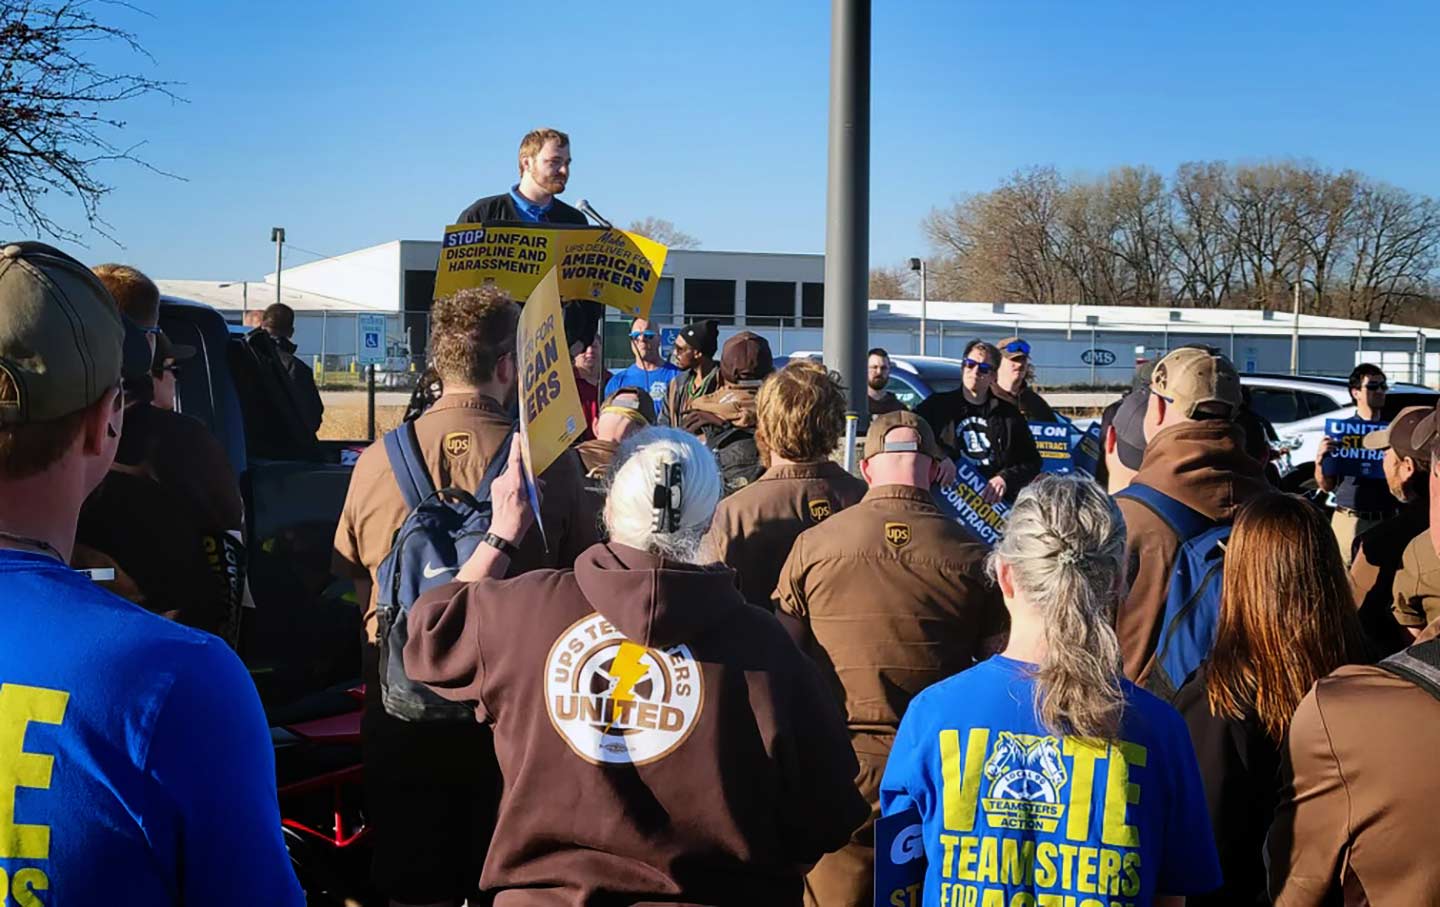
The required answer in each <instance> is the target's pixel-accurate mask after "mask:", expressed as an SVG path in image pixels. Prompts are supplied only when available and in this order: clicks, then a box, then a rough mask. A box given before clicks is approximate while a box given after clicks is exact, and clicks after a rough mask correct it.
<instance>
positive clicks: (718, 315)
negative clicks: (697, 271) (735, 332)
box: [685, 278, 735, 324]
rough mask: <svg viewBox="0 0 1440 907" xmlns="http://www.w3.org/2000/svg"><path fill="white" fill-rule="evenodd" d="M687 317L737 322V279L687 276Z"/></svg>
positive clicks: (690, 319) (690, 318) (729, 322)
mask: <svg viewBox="0 0 1440 907" xmlns="http://www.w3.org/2000/svg"><path fill="white" fill-rule="evenodd" d="M685 317H686V320H687V321H693V320H695V319H696V318H702V317H703V318H714V319H715V320H716V321H718V322H720V323H721V324H734V323H735V281H733V280H704V279H700V278H687V279H686V281H685Z"/></svg>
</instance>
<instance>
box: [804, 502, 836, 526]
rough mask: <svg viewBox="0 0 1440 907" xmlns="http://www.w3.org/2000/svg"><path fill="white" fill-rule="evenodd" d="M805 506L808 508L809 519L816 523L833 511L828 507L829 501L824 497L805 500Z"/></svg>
mask: <svg viewBox="0 0 1440 907" xmlns="http://www.w3.org/2000/svg"><path fill="white" fill-rule="evenodd" d="M805 506H807V507H809V508H810V519H812V520H814V521H815V522H817V523H818V522H820V521H821V520H823V519H825V518H826V517H827V516H829V515H830V514H832V513H834V511H833V510H831V509H830V502H829V501H827V500H825V499H824V498H821V499H820V500H818V501H807V502H805Z"/></svg>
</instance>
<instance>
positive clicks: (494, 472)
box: [475, 425, 515, 502]
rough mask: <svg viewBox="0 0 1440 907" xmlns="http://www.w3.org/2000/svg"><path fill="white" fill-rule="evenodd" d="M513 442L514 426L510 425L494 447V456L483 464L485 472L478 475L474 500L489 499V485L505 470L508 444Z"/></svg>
mask: <svg viewBox="0 0 1440 907" xmlns="http://www.w3.org/2000/svg"><path fill="white" fill-rule="evenodd" d="M514 443H515V426H513V425H512V426H510V431H509V433H508V434H506V435H505V440H503V441H501V442H500V446H499V447H497V448H496V449H495V456H494V457H493V458H492V459H491V460H490V462H489V463H487V464H485V474H484V475H483V476H481V477H480V487H479V488H476V489H475V500H477V501H480V502H488V501H489V500H490V486H491V485H493V484H495V480H496V479H498V478H500V473H502V472H504V471H505V465H506V464H507V463H509V462H510V445H512V444H514Z"/></svg>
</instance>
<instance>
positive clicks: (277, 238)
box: [270, 227, 285, 303]
mask: <svg viewBox="0 0 1440 907" xmlns="http://www.w3.org/2000/svg"><path fill="white" fill-rule="evenodd" d="M270 241H271V242H273V243H274V244H275V301H276V302H277V303H278V302H279V301H280V269H281V267H283V262H284V249H285V228H284V227H271V228H270Z"/></svg>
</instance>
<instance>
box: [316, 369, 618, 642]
mask: <svg viewBox="0 0 1440 907" xmlns="http://www.w3.org/2000/svg"><path fill="white" fill-rule="evenodd" d="M510 425H511V422H510V418H509V416H508V415H507V414H506V412H505V410H504V408H502V407H501V406H500V404H499V403H497V402H495V401H494V400H492V399H490V398H489V397H485V396H482V395H479V394H464V395H459V394H457V395H453V396H448V397H442V398H441V399H440V400H439V401H438V402H436V403H435V405H434V406H432V407H430V409H428V410H426V412H425V414H424V415H423V416H421V417H420V418H419V419H417V420H416V421H415V431H416V434H417V435H418V436H419V439H420V449H421V451H422V452H423V454H424V457H425V465H427V466H429V467H430V480H431V481H432V482H434V483H435V487H436V488H445V487H447V486H451V485H453V486H456V487H458V488H464V489H466V490H468V491H473V490H475V489H476V488H478V487H479V486H480V480H481V479H482V478H484V476H485V468H486V467H487V466H489V465H490V461H491V460H492V459H494V457H495V452H496V451H497V450H499V449H500V444H501V443H502V442H503V441H504V440H505V435H506V433H508V432H509V431H510ZM517 437H518V436H517ZM540 477H541V479H543V480H544V482H545V488H544V491H543V492H542V499H541V502H540V512H541V516H542V518H543V519H544V521H545V539H542V538H541V536H540V531H539V530H538V529H535V528H532V529H531V530H530V533H529V534H528V535H526V536H525V538H524V539H523V540H522V541H521V542H520V543H519V544H520V555H519V556H518V557H517V558H516V559H515V561H514V562H512V563H511V565H510V572H511V573H512V574H514V573H521V572H523V571H525V570H533V569H535V568H537V567H555V566H566V567H568V566H569V565H571V564H573V563H574V562H575V558H576V557H577V556H578V555H579V554H580V552H582V551H584V550H585V549H586V548H588V547H589V546H590V545H592V544H594V542H595V541H596V539H597V538H598V536H599V531H598V529H597V527H596V511H595V507H594V504H593V502H592V501H591V499H590V498H588V497H585V496H582V493H581V491H582V478H581V472H580V461H579V459H578V458H577V457H576V456H575V454H573V453H571V452H568V451H567V452H566V453H565V454H564V455H563V456H561V457H560V459H558V460H556V461H555V462H554V463H553V464H551V466H550V468H549V469H547V470H545V472H544V473H542V474H541V476H540ZM409 515H410V511H409V509H408V508H407V507H406V506H405V499H404V498H403V497H401V495H400V486H399V485H398V484H396V482H395V476H394V474H393V473H392V472H391V471H390V460H389V457H387V456H386V454H385V445H384V444H380V443H376V444H372V445H370V446H369V447H368V448H366V450H365V452H364V453H363V454H361V455H360V460H359V461H358V462H357V463H356V464H355V472H354V473H353V474H352V475H351V476H350V491H349V493H348V494H347V495H346V497H345V506H344V508H343V509H342V510H341V512H340V525H339V526H338V527H337V528H336V531H335V561H336V563H335V566H336V570H337V572H338V573H340V574H341V575H343V576H353V577H359V578H362V579H365V578H369V579H370V580H371V581H372V585H373V578H374V577H375V575H376V574H377V573H378V572H379V570H380V562H381V561H383V560H384V559H385V556H386V555H387V554H389V553H390V547H391V543H392V542H394V540H395V532H396V530H398V529H399V528H400V524H401V523H403V522H405V518H406V517H407V516H409ZM546 539H548V540H549V550H546V544H545V540H546ZM375 600H376V593H375V590H374V589H373V588H372V589H371V591H370V600H369V601H368V602H364V603H362V607H363V608H364V610H365V630H366V633H367V635H368V636H369V639H370V642H372V643H374V642H375V638H376V636H375V634H376V631H377V625H376V618H375Z"/></svg>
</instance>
